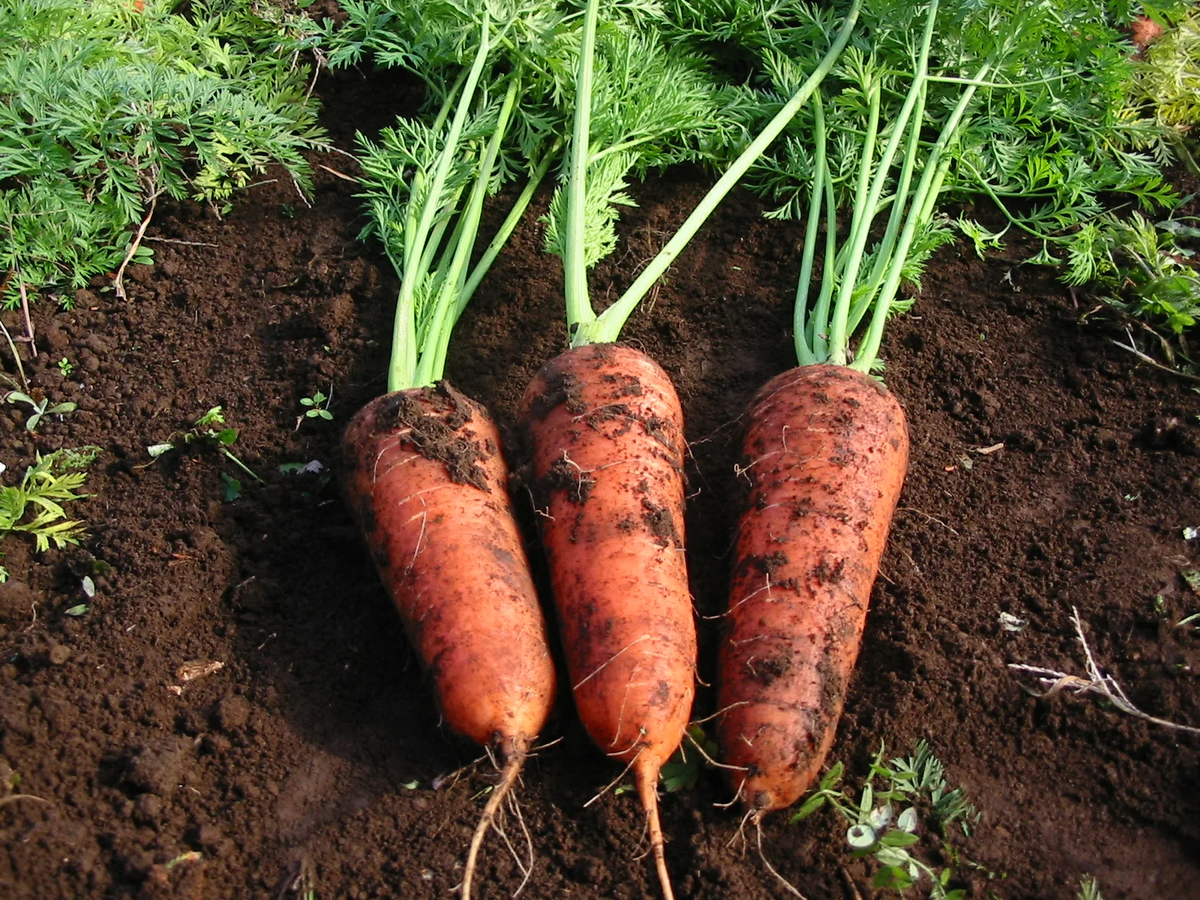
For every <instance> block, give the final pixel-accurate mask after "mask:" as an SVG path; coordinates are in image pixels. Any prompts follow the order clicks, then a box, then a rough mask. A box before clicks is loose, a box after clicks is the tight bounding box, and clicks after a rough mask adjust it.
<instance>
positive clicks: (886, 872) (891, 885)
mask: <svg viewBox="0 0 1200 900" xmlns="http://www.w3.org/2000/svg"><path fill="white" fill-rule="evenodd" d="M872 884H873V885H874V886H875V887H877V888H879V889H881V890H892V891H906V890H908V889H909V888H910V887H912V886H913V880H912V878H910V877H909V874H908V872H906V871H905V870H904V869H903V868H902V867H900V866H884V867H883V868H882V869H880V870H879V871H878V872H876V873H875V878H874V879H873V880H872Z"/></svg>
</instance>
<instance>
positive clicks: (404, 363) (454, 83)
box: [330, 0, 567, 391]
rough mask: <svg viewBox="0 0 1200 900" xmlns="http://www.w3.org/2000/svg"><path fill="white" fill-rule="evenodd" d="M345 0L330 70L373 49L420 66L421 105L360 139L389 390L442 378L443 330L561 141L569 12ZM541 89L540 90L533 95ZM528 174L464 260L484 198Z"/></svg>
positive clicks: (392, 61) (391, 60)
mask: <svg viewBox="0 0 1200 900" xmlns="http://www.w3.org/2000/svg"><path fill="white" fill-rule="evenodd" d="M494 6H501V5H500V4H488V3H486V2H474V3H461V4H459V3H448V2H440V0H436V2H428V0H423V2H386V3H347V4H346V11H347V14H348V17H349V19H348V23H347V25H346V26H345V27H344V28H343V29H342V30H340V31H339V32H337V33H336V34H335V35H334V36H333V37H332V38H331V47H332V49H331V53H330V63H331V65H347V64H351V63H354V62H357V61H358V60H360V59H361V58H362V57H363V56H364V55H365V54H366V53H367V52H370V53H372V54H373V56H374V58H375V60H376V61H377V62H378V63H380V64H383V65H400V66H403V67H405V68H407V69H409V70H411V71H413V72H414V73H417V74H419V75H420V76H421V77H422V78H423V79H424V81H425V83H426V87H427V90H428V94H429V97H430V103H429V109H428V114H427V115H425V116H422V117H417V118H411V119H400V120H398V121H397V123H396V124H395V125H394V126H393V127H391V128H385V129H384V130H383V132H382V134H381V135H380V138H379V139H378V140H377V141H371V140H368V139H367V138H365V137H363V136H361V135H360V136H359V145H360V147H361V150H362V159H361V161H362V166H363V171H364V178H363V186H364V194H363V196H364V199H365V200H366V202H367V206H368V209H369V210H370V220H369V222H368V224H367V226H366V228H365V229H364V231H363V236H371V235H374V236H377V237H378V238H379V239H380V241H381V242H382V243H383V246H384V249H385V251H386V253H387V255H388V258H389V259H390V260H391V262H392V265H393V266H394V267H395V268H396V271H397V273H398V274H399V275H400V291H399V296H398V298H397V303H396V316H395V323H394V327H393V335H392V357H391V362H390V364H389V368H388V390H389V391H397V390H402V389H405V388H409V387H421V386H427V385H431V384H433V383H434V382H435V381H437V380H439V379H440V378H441V377H442V375H443V372H444V369H445V365H446V353H447V350H448V347H449V341H450V335H451V333H452V331H453V328H454V325H455V323H456V322H457V321H458V318H459V316H460V315H461V314H462V312H463V310H464V309H465V308H466V305H467V303H468V301H469V300H470V299H471V297H472V295H473V294H474V293H475V291H476V289H477V288H478V287H479V284H480V283H481V282H482V280H483V277H484V276H485V275H486V273H487V270H488V269H489V268H490V266H491V264H492V262H493V261H494V260H495V258H496V256H497V255H498V254H499V252H500V250H501V248H502V247H503V245H504V243H505V242H506V241H507V239H508V238H509V236H510V235H511V234H512V232H513V230H514V229H515V228H516V226H517V224H518V223H519V221H520V219H521V217H522V216H523V215H524V213H525V211H526V209H527V208H528V206H529V203H530V201H531V200H532V198H533V196H534V194H535V192H536V190H537V187H538V185H539V184H540V182H541V181H542V179H543V178H544V177H545V175H546V174H547V172H548V171H549V169H550V166H551V165H552V163H553V161H554V159H555V158H556V157H557V155H558V153H559V150H560V149H561V146H562V142H561V140H559V139H557V138H556V137H555V134H556V132H557V131H558V130H559V128H558V125H557V123H556V116H557V113H556V112H555V110H554V108H553V106H552V105H551V104H550V103H549V102H548V97H549V96H550V94H551V93H552V91H551V90H550V87H549V86H552V85H553V83H554V80H555V72H554V66H555V60H554V58H553V57H552V56H551V55H549V54H548V52H547V51H550V52H554V51H558V52H561V45H562V43H563V41H564V40H565V37H566V30H567V26H566V24H565V23H566V18H565V17H564V16H562V15H561V14H559V13H557V12H555V11H554V10H553V9H547V8H546V7H545V5H544V4H539V3H534V2H526V3H521V4H506V5H503V15H502V16H497V17H493V15H492V9H493V7H494ZM539 98H545V99H539ZM522 176H523V177H524V178H525V187H524V189H523V190H522V191H521V192H520V193H519V194H518V195H517V196H516V198H515V199H514V200H513V201H512V204H511V206H510V208H509V212H508V215H507V217H506V218H505V219H504V221H503V222H502V223H501V225H500V227H499V229H498V230H497V231H496V233H495V235H494V236H493V238H492V240H491V242H490V244H489V245H488V246H487V247H486V248H485V249H484V251H483V252H482V254H480V255H479V257H478V258H477V259H475V260H474V262H473V263H472V258H473V256H474V250H475V245H476V239H477V237H478V233H479V229H480V225H481V220H482V215H483V208H484V203H485V201H486V200H487V198H488V197H489V196H491V195H494V194H496V193H497V192H498V191H499V190H500V189H501V188H502V187H503V186H504V185H506V184H508V183H509V182H511V181H513V180H514V179H516V178H518V177H522Z"/></svg>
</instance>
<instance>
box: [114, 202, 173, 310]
mask: <svg viewBox="0 0 1200 900" xmlns="http://www.w3.org/2000/svg"><path fill="white" fill-rule="evenodd" d="M161 193H162V191H155V192H154V193H153V194H151V195H150V211H149V212H148V213H146V218H144V219H142V224H141V225H139V226H138V230H137V234H135V235H134V236H133V243H132V244H130V245H129V252H128V253H126V254H125V258H124V259H123V260H121V267H120V268H119V269H117V274H116V276H115V277H114V278H113V290H114V291H116V293H117V296H118V297H120V298H121V299H122V300H128V299H129V298H128V297H126V296H125V268H126V266H128V265H129V261H130V260H131V259H133V254H135V253H137V251H138V247H140V246H142V238H143V237H144V236H145V234H146V229H147V228H149V227H150V220H151V219H152V218H154V207H156V206H157V205H158V195H159V194H161Z"/></svg>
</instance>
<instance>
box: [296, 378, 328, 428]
mask: <svg viewBox="0 0 1200 900" xmlns="http://www.w3.org/2000/svg"><path fill="white" fill-rule="evenodd" d="M332 401H333V388H332V387H330V388H329V395H328V396H326V395H325V393H324V392H322V391H317V392H316V393H315V394H313V395H312V396H311V397H301V398H300V405H301V406H303V407H304V412H303V413H302V414H301V415H299V416H297V417H296V428H297V429H299V427H300V423H301V422H303V421H304V420H305V419H324V420H326V421H327V422H328V421H332V420H333V413H331V412H330V411H329V404H330V403H331V402H332Z"/></svg>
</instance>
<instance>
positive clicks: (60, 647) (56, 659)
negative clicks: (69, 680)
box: [49, 644, 71, 666]
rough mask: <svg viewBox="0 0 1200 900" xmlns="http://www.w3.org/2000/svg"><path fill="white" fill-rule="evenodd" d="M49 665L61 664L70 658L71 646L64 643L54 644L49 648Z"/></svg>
mask: <svg viewBox="0 0 1200 900" xmlns="http://www.w3.org/2000/svg"><path fill="white" fill-rule="evenodd" d="M49 656H50V665H52V666H61V665H62V664H63V663H65V662H66V661H67V660H68V659H70V658H71V648H70V647H67V646H65V645H64V644H55V645H54V646H52V647H51V648H50V653H49Z"/></svg>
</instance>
